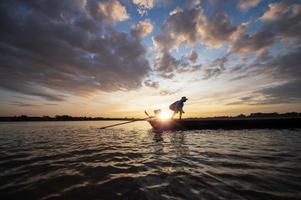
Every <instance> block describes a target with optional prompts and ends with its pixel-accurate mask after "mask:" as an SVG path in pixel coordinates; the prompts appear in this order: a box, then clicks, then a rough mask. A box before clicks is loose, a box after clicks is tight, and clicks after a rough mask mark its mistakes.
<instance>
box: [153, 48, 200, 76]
mask: <svg viewBox="0 0 301 200" xmlns="http://www.w3.org/2000/svg"><path fill="white" fill-rule="evenodd" d="M200 68H201V65H200V64H196V65H191V64H190V62H189V59H188V58H187V57H182V58H181V59H176V58H175V57H173V56H172V55H171V54H170V53H169V52H168V51H162V52H160V53H159V56H158V57H157V59H156V61H155V69H156V70H157V71H158V72H159V74H160V76H161V77H163V78H167V79H170V78H173V77H174V76H175V73H186V72H195V71H198V70H200Z"/></svg>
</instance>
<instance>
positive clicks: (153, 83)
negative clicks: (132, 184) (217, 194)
mask: <svg viewBox="0 0 301 200" xmlns="http://www.w3.org/2000/svg"><path fill="white" fill-rule="evenodd" d="M300 41H301V1H297V0H283V1H274V0H223V1H219V0H187V1H184V0H181V1H180V0H103V1H100V0H51V1H49V0H40V1H36V0H3V1H1V2H0V116H14V115H29V116H45V115H49V116H54V115H64V114H66V115H73V116H93V117H96V116H103V117H142V116H143V115H144V114H143V112H144V110H148V111H152V110H154V109H162V110H168V106H169V105H170V104H171V103H173V102H174V101H176V100H179V99H180V98H181V97H182V96H186V97H187V98H188V101H187V102H186V104H185V107H184V111H185V112H186V113H185V117H205V116H221V115H238V114H240V113H243V114H250V113H254V112H280V113H283V112H292V111H296V112H301V59H300V57H301V42H300Z"/></svg>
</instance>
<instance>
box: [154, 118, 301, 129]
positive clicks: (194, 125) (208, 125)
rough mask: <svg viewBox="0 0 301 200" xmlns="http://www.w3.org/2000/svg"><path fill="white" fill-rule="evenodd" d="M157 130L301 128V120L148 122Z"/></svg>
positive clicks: (259, 119)
mask: <svg viewBox="0 0 301 200" xmlns="http://www.w3.org/2000/svg"><path fill="white" fill-rule="evenodd" d="M148 122H149V123H150V125H151V126H152V127H153V129H155V130H160V131H162V130H198V129H287V128H301V118H229V119H227V118H223V119H215V118H212V119H182V120H179V119H173V120H166V121H162V120H160V119H150V120H148Z"/></svg>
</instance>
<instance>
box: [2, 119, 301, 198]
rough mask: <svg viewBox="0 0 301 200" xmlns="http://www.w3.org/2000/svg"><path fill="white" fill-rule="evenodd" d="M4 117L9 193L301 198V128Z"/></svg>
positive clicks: (4, 165)
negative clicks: (166, 128)
mask: <svg viewBox="0 0 301 200" xmlns="http://www.w3.org/2000/svg"><path fill="white" fill-rule="evenodd" d="M114 123H118V122H112V121H111V122H16V123H13V122H12V123H0V195H1V199H148V200H149V199H273V200H275V199H301V193H300V191H301V130H300V129H292V130H237V131H229V130H227V131H224V130H198V131H181V132H180V131H178V132H164V133H155V132H153V131H152V130H151V129H150V126H149V125H148V124H147V123H146V122H135V123H133V124H128V125H123V126H120V127H115V128H110V129H105V130H102V129H99V127H101V126H105V125H109V124H114Z"/></svg>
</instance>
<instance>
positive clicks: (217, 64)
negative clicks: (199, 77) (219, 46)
mask: <svg viewBox="0 0 301 200" xmlns="http://www.w3.org/2000/svg"><path fill="white" fill-rule="evenodd" d="M228 56H229V55H225V56H223V57H221V58H217V59H215V60H213V61H212V62H211V63H210V64H208V65H207V66H205V67H204V70H203V72H204V76H203V79H204V80H207V79H210V78H214V77H217V76H219V75H221V74H222V73H223V72H224V71H225V69H226V68H225V64H226V62H227V61H228Z"/></svg>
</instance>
